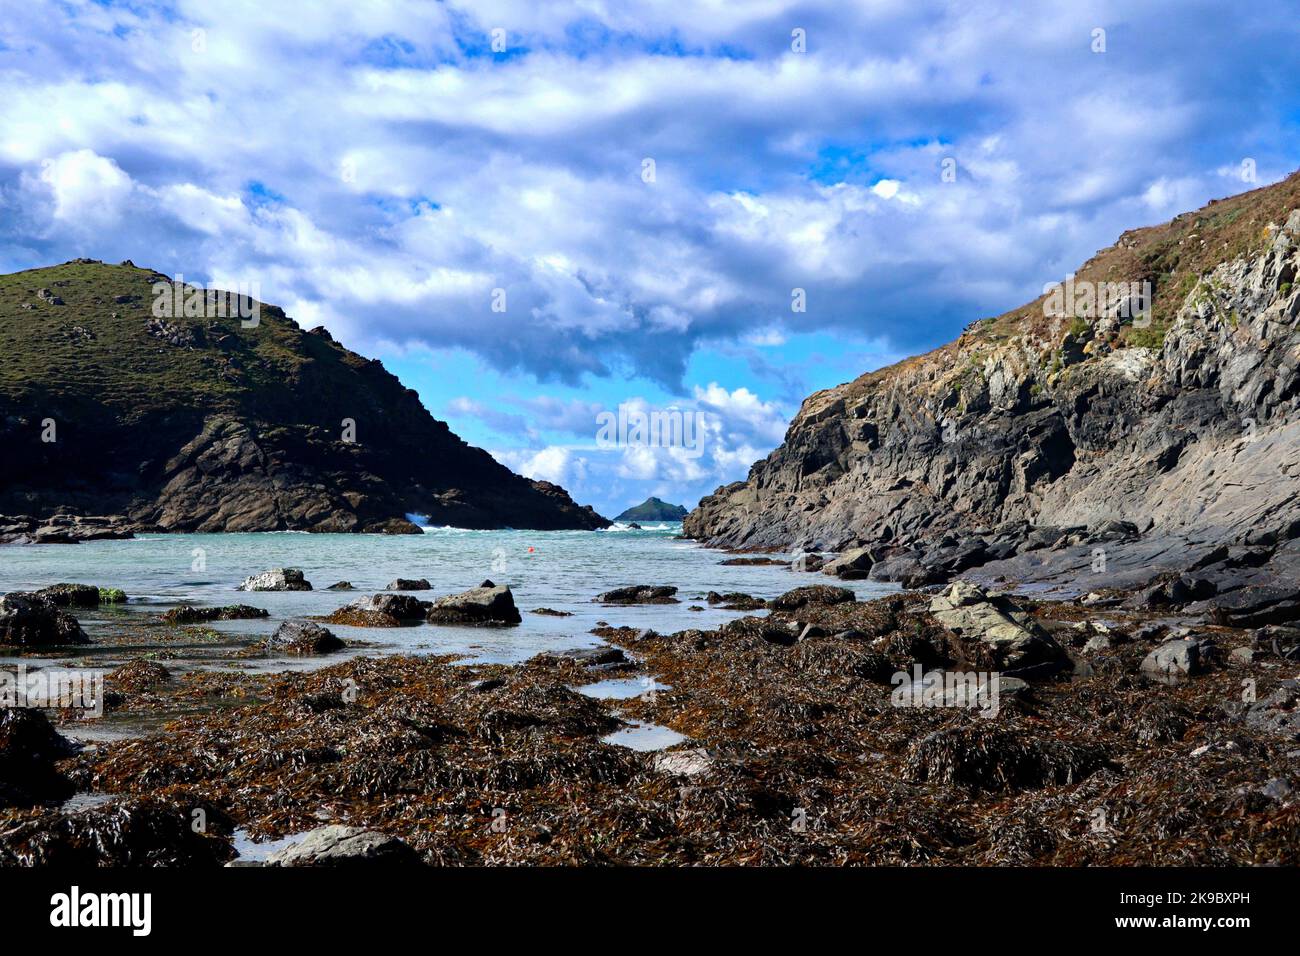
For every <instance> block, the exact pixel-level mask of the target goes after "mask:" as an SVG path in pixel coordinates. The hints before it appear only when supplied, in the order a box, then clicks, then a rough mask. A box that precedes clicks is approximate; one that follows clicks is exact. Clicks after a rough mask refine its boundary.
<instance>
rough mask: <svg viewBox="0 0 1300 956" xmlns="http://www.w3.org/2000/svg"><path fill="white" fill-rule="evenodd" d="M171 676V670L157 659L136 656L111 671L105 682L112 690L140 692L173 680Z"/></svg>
mask: <svg viewBox="0 0 1300 956" xmlns="http://www.w3.org/2000/svg"><path fill="white" fill-rule="evenodd" d="M171 676H172V675H171V671H169V670H167V668H166V667H164V666H163V665H162V664H159V663H158V662H157V661H147V660H145V659H144V658H136V659H135V660H133V661H131V662H129V663H126V664H123V665H122V666H121V667H118V668H116V669H115V670H111V671H109V672H108V675H107V677H106V679H105V683H106V684H107V686H108V690H109V691H110V692H112V691H118V692H121V693H125V694H138V693H141V692H142V691H150V690H153V689H154V688H156V687H160V686H162V685H163V684H166V683H167V682H168V681H169V680H171Z"/></svg>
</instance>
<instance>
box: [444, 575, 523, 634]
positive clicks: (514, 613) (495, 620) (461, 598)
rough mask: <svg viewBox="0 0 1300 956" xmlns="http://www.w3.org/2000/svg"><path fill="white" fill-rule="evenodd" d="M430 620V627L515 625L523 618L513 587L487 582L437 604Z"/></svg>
mask: <svg viewBox="0 0 1300 956" xmlns="http://www.w3.org/2000/svg"><path fill="white" fill-rule="evenodd" d="M426 620H428V622H429V623H430V624H489V625H514V624H519V623H520V622H521V621H522V620H523V618H522V617H520V615H519V609H518V608H517V607H515V597H514V594H513V593H511V591H510V588H508V587H506V586H505V585H503V584H501V585H497V584H493V583H492V582H491V581H484V582H483V583H482V584H481V585H479V586H478V587H476V588H470V589H469V590H468V591H464V592H462V593H460V594H453V595H450V596H449V597H445V598H439V599H438V600H436V601H434V602H433V606H432V607H431V608H429V613H428V615H427V616H426Z"/></svg>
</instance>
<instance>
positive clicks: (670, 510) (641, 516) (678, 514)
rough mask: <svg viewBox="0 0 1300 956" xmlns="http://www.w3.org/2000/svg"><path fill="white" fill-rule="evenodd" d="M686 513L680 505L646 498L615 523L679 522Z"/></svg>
mask: <svg viewBox="0 0 1300 956" xmlns="http://www.w3.org/2000/svg"><path fill="white" fill-rule="evenodd" d="M686 514H687V511H686V509H685V508H683V507H682V506H681V505H670V504H669V503H668V502H666V501H660V500H659V499H658V498H647V499H646V500H645V501H643V502H641V503H640V504H639V505H636V506H635V507H633V508H628V509H627V510H626V511H624V512H623V513H622V514H621V515H619V516H618V517H617V518H615V519H614V520H615V521H681V520H682V519H683V518H685V517H686Z"/></svg>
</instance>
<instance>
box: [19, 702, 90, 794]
mask: <svg viewBox="0 0 1300 956" xmlns="http://www.w3.org/2000/svg"><path fill="white" fill-rule="evenodd" d="M76 750H77V748H76V746H75V745H74V744H73V743H72V742H71V741H69V740H68V739H67V738H65V737H64V736H62V735H61V734H59V733H58V732H57V731H56V730H55V729H54V728H53V727H52V726H50V722H49V720H48V719H47V718H46V716H45V714H44V713H42V712H41V711H39V710H35V709H31V708H26V707H12V706H5V707H3V708H0V808H4V807H28V806H32V805H34V804H37V803H44V802H46V801H50V800H64V799H67V798H68V797H70V796H71V795H72V793H73V790H74V788H73V786H72V784H71V782H69V781H68V779H67V778H66V777H65V776H64V775H63V774H62V773H60V772H59V771H58V769H57V768H56V763H57V761H59V760H61V759H62V758H64V757H69V756H71V755H72V754H74V753H76Z"/></svg>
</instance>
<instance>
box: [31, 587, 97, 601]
mask: <svg viewBox="0 0 1300 956" xmlns="http://www.w3.org/2000/svg"><path fill="white" fill-rule="evenodd" d="M36 595H37V596H38V597H43V598H45V599H46V600H48V601H49V602H50V603H51V604H54V605H55V606H57V607H99V588H97V587H94V586H93V585H90V584H51V585H50V586H49V587H47V588H41V589H40V590H39V591H37V592H36Z"/></svg>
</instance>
